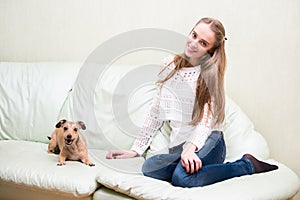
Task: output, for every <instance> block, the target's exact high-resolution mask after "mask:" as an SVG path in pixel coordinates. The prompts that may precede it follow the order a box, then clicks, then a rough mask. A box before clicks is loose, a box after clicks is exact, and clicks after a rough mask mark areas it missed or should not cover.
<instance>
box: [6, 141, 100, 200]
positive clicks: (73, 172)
mask: <svg viewBox="0 0 300 200" xmlns="http://www.w3.org/2000/svg"><path fill="white" fill-rule="evenodd" d="M0 158H1V165H0V180H1V181H5V182H8V183H10V182H13V183H15V184H20V185H26V186H31V187H33V188H34V187H36V188H40V189H44V190H51V191H54V192H58V193H65V194H69V195H72V196H76V197H86V196H89V195H91V194H92V193H93V192H94V191H95V190H96V189H97V187H98V186H99V184H98V183H97V182H96V175H97V173H98V172H99V171H101V165H100V164H98V163H96V166H95V167H90V166H87V165H85V164H82V163H80V162H77V161H67V164H66V165H65V166H57V165H56V164H57V161H58V156H57V155H54V154H48V153H47V145H46V144H43V143H38V142H29V141H16V140H1V141H0ZM91 160H92V161H94V162H95V159H94V158H93V157H92V158H91Z"/></svg>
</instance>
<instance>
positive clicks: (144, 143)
mask: <svg viewBox="0 0 300 200" xmlns="http://www.w3.org/2000/svg"><path fill="white" fill-rule="evenodd" d="M173 59H174V57H173V56H169V57H167V58H165V59H164V61H163V69H165V70H164V71H163V72H162V73H160V74H159V77H158V78H159V80H162V79H163V78H165V77H166V76H167V75H168V74H169V73H170V72H171V71H172V70H173V69H174V68H175V65H174V63H172V64H170V63H171V62H173ZM169 64H170V65H169ZM168 65H169V66H168ZM199 74H200V65H199V66H195V67H188V68H183V69H181V70H180V71H178V72H177V73H175V74H174V75H173V76H172V77H171V78H170V79H169V80H167V81H166V82H165V83H164V84H162V85H161V84H158V87H157V93H156V96H155V97H154V99H153V104H152V106H151V109H150V111H149V113H148V115H147V117H146V120H145V122H144V125H143V127H142V129H141V132H140V134H139V136H138V137H137V138H136V139H135V141H134V144H133V146H132V148H131V149H132V150H134V151H136V152H137V153H138V154H139V155H141V154H143V152H144V151H145V150H146V149H147V148H148V147H149V145H150V143H151V141H152V138H153V136H154V134H155V133H156V131H157V130H158V129H159V128H160V127H161V126H162V124H163V122H164V121H170V126H171V129H172V131H171V134H170V144H169V148H171V147H174V146H177V145H179V144H182V143H184V142H185V143H187V142H191V143H193V144H194V145H196V147H197V150H200V149H201V148H202V147H203V145H204V143H205V141H206V139H207V138H208V136H209V134H210V133H211V129H212V127H211V124H212V115H211V114H210V113H209V112H208V106H207V105H206V106H205V108H204V115H203V118H202V120H201V122H200V123H199V124H198V125H196V126H192V125H189V124H188V123H189V122H190V121H191V120H192V112H193V107H194V101H195V87H196V83H197V79H198V76H199Z"/></svg>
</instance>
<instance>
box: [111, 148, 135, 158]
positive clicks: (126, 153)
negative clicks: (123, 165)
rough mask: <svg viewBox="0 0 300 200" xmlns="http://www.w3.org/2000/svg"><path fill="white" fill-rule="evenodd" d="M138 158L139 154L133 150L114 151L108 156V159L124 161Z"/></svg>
mask: <svg viewBox="0 0 300 200" xmlns="http://www.w3.org/2000/svg"><path fill="white" fill-rule="evenodd" d="M136 156H138V153H137V152H136V151H133V150H112V151H109V152H108V153H107V154H106V158H107V159H124V158H133V157H136Z"/></svg>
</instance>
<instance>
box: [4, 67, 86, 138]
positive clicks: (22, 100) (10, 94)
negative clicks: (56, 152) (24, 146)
mask: <svg viewBox="0 0 300 200" xmlns="http://www.w3.org/2000/svg"><path fill="white" fill-rule="evenodd" d="M80 67H81V64H79V63H55V62H40V63H10V62H0V93H1V95H0V124H1V126H0V139H16V140H29V141H40V142H47V141H48V139H47V137H46V136H47V135H50V134H51V132H52V131H53V129H54V126H55V124H56V123H57V121H58V114H59V112H60V109H61V107H62V105H63V103H64V101H65V99H66V97H67V93H68V91H69V90H70V89H71V88H72V85H73V83H74V81H75V79H76V77H77V73H78V71H79V69H80Z"/></svg>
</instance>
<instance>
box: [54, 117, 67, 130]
mask: <svg viewBox="0 0 300 200" xmlns="http://www.w3.org/2000/svg"><path fill="white" fill-rule="evenodd" d="M66 121H67V120H66V119H62V120H60V121H59V122H57V124H56V125H55V127H56V128H60V127H61V125H63V124H64V123H66Z"/></svg>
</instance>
